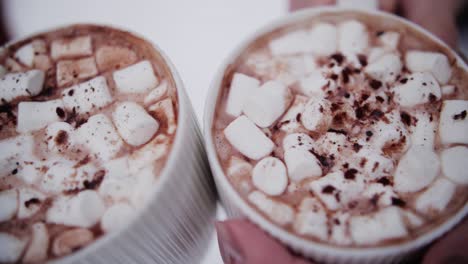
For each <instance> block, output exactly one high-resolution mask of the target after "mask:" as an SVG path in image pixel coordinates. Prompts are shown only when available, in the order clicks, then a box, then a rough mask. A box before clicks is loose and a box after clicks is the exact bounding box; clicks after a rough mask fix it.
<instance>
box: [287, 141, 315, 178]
mask: <svg viewBox="0 0 468 264" xmlns="http://www.w3.org/2000/svg"><path fill="white" fill-rule="evenodd" d="M284 161H285V163H286V166H287V168H288V176H289V178H290V179H291V181H294V182H299V181H302V180H303V179H306V178H316V177H320V176H322V168H321V167H320V163H319V161H318V160H317V158H316V157H315V156H314V155H313V154H312V153H310V152H309V151H307V150H303V149H296V148H292V149H287V150H285V152H284Z"/></svg>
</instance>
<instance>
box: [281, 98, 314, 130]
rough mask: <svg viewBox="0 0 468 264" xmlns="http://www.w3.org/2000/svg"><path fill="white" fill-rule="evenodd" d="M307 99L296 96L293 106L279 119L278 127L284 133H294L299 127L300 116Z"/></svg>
mask: <svg viewBox="0 0 468 264" xmlns="http://www.w3.org/2000/svg"><path fill="white" fill-rule="evenodd" d="M306 102H307V97H305V96H302V95H296V97H295V99H294V102H293V104H292V105H291V106H290V107H289V109H288V111H286V113H285V114H284V115H283V117H282V118H281V119H280V121H279V123H278V125H280V129H281V130H282V131H284V132H294V131H296V130H298V129H299V128H300V127H301V122H300V116H301V115H302V111H304V106H305V103H306Z"/></svg>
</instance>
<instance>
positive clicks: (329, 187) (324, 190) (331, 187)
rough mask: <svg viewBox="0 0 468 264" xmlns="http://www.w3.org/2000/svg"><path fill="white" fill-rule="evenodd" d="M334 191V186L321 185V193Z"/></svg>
mask: <svg viewBox="0 0 468 264" xmlns="http://www.w3.org/2000/svg"><path fill="white" fill-rule="evenodd" d="M334 191H335V187H333V186H331V185H327V186H325V187H323V189H322V193H326V194H331V193H333V192H334Z"/></svg>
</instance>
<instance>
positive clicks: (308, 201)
mask: <svg viewBox="0 0 468 264" xmlns="http://www.w3.org/2000/svg"><path fill="white" fill-rule="evenodd" d="M293 228H294V230H295V231H296V232H297V233H299V234H300V235H309V236H313V237H316V238H319V239H322V240H326V239H327V237H328V226H327V214H326V212H325V209H324V208H323V206H322V204H320V202H319V201H318V200H317V199H316V198H309V197H308V198H304V199H303V200H302V202H301V204H300V205H299V213H298V214H297V217H296V219H295V220H294V224H293Z"/></svg>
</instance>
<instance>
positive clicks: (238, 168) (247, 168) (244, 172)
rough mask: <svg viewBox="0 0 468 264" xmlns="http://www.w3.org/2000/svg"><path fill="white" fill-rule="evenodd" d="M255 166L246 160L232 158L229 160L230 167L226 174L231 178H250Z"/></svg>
mask: <svg viewBox="0 0 468 264" xmlns="http://www.w3.org/2000/svg"><path fill="white" fill-rule="evenodd" d="M252 170H253V166H252V164H250V163H248V162H247V161H245V160H244V159H240V158H238V157H236V156H232V157H231V159H230V160H229V167H228V168H227V170H226V174H227V176H228V177H229V178H233V179H239V178H240V177H242V176H249V177H250V175H251V174H252Z"/></svg>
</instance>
